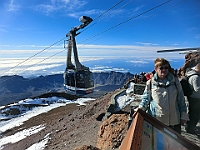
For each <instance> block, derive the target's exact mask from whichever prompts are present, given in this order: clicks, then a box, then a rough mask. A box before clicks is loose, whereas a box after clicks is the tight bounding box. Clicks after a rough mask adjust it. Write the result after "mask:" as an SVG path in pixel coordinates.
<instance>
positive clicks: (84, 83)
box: [63, 16, 94, 95]
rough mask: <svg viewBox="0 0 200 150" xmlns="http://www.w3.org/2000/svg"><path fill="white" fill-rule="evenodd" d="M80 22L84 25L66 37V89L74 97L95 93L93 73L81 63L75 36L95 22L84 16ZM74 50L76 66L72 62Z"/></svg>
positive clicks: (74, 29)
mask: <svg viewBox="0 0 200 150" xmlns="http://www.w3.org/2000/svg"><path fill="white" fill-rule="evenodd" d="M80 21H81V22H82V24H81V25H79V26H77V27H74V28H72V29H71V30H70V31H69V33H67V35H66V37H68V47H67V48H68V52H67V62H66V69H65V72H64V74H63V77H64V87H65V89H66V91H67V93H70V94H74V95H85V94H89V93H92V92H93V91H94V78H93V73H92V72H91V71H90V70H89V68H88V67H86V66H84V65H82V64H81V63H80V62H79V59H78V52H77V47H76V40H75V36H77V35H78V34H80V33H78V34H77V33H76V31H78V30H79V29H82V28H84V27H85V26H87V25H88V24H89V23H90V22H92V21H93V20H92V19H91V18H90V17H87V16H82V17H81V18H80ZM72 48H73V52H74V61H75V65H74V64H73V63H72V61H71V54H72Z"/></svg>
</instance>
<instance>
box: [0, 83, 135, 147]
mask: <svg viewBox="0 0 200 150" xmlns="http://www.w3.org/2000/svg"><path fill="white" fill-rule="evenodd" d="M133 89H134V84H130V86H129V88H128V89H127V90H126V92H124V93H121V94H120V95H119V96H118V98H117V99H116V103H117V105H118V108H117V109H122V108H124V107H125V106H126V105H128V104H130V102H132V101H134V97H131V94H133V93H134V91H133ZM93 100H95V99H93V98H78V99H77V100H76V101H74V100H67V99H64V98H60V97H49V98H36V99H25V100H21V101H19V102H18V103H14V104H10V105H8V106H7V107H1V108H0V110H1V113H0V119H1V120H2V119H4V120H5V119H6V118H7V119H9V120H7V121H0V149H3V146H4V145H5V144H8V143H11V142H12V143H15V142H18V141H20V140H22V139H24V138H26V137H27V136H30V135H32V134H35V133H37V132H39V131H40V130H42V129H44V128H45V125H40V126H34V127H31V128H29V129H25V130H23V131H20V132H17V133H15V134H14V135H11V136H7V137H2V138H1V136H2V135H1V133H3V132H5V131H7V130H9V129H12V128H14V127H16V126H20V125H22V124H23V122H25V121H27V120H28V119H30V118H32V117H34V116H37V115H39V114H41V113H45V112H48V111H50V110H52V109H54V108H57V107H60V106H64V105H67V104H71V103H76V104H77V105H86V104H85V102H88V101H93ZM31 106H33V107H31ZM13 108H14V109H16V108H17V109H18V110H19V112H21V113H20V114H18V115H17V116H16V115H15V116H14V115H8V116H7V115H5V113H3V112H5V111H9V110H11V109H13ZM10 118H11V119H10ZM48 140H49V137H48V135H46V136H45V137H44V140H43V141H41V142H39V143H35V144H33V145H32V146H31V147H29V148H28V149H27V150H42V149H44V147H45V144H46V143H47V142H48Z"/></svg>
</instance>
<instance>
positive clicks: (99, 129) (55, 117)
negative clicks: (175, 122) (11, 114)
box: [2, 89, 200, 150]
mask: <svg viewBox="0 0 200 150" xmlns="http://www.w3.org/2000/svg"><path fill="white" fill-rule="evenodd" d="M119 90H120V89H116V90H114V91H111V92H108V93H105V94H104V95H102V96H100V97H99V98H97V99H96V100H95V101H91V102H89V103H87V105H85V106H77V105H76V104H68V105H66V106H62V107H59V108H56V109H53V110H51V111H49V112H47V113H43V114H40V115H38V116H35V117H33V118H31V119H29V120H28V121H26V122H25V123H24V124H23V125H21V126H19V127H16V128H14V129H12V130H9V131H6V132H5V133H3V134H2V136H9V135H13V134H14V133H16V132H19V131H22V130H24V129H27V128H30V127H32V126H38V125H44V126H45V128H44V129H42V130H41V131H40V132H38V133H37V134H33V135H31V136H29V137H27V138H25V139H23V140H21V141H19V142H17V143H14V144H8V145H6V147H5V148H4V150H13V149H15V150H22V149H26V148H28V147H30V146H31V145H32V144H34V143H37V142H40V141H42V140H43V139H44V138H45V136H46V135H49V137H50V138H49V139H48V142H47V144H46V147H45V148H44V149H45V150H58V149H62V150H111V149H116V150H118V149H119V146H120V145H121V142H122V140H123V138H124V136H125V134H126V132H127V127H128V125H127V122H128V114H129V111H130V106H127V107H125V108H124V109H123V110H121V111H119V112H116V113H115V114H113V115H111V116H110V117H109V118H108V119H105V120H104V119H103V117H104V114H105V112H106V110H107V109H108V107H109V105H110V99H111V96H112V95H113V94H115V93H116V92H118V91H119ZM139 101H140V99H136V100H135V103H134V105H135V106H137V105H138V103H139ZM182 135H183V136H185V137H186V138H188V139H189V140H190V141H191V142H194V143H195V144H197V145H199V146H200V141H199V139H198V136H196V135H191V134H187V133H186V132H185V130H184V127H183V128H182Z"/></svg>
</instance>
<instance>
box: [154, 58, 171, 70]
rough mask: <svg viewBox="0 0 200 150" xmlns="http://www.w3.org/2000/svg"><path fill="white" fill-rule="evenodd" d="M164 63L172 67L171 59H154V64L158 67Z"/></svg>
mask: <svg viewBox="0 0 200 150" xmlns="http://www.w3.org/2000/svg"><path fill="white" fill-rule="evenodd" d="M163 65H168V66H169V67H170V68H171V66H170V64H169V61H168V60H166V59H164V58H156V59H155V60H154V66H155V67H156V68H157V67H158V66H163Z"/></svg>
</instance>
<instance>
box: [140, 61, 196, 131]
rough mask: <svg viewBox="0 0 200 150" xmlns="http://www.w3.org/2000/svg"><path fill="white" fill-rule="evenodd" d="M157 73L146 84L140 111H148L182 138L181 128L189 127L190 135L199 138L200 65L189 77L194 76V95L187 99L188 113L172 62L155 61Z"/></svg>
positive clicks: (192, 83)
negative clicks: (196, 135)
mask: <svg viewBox="0 0 200 150" xmlns="http://www.w3.org/2000/svg"><path fill="white" fill-rule="evenodd" d="M154 69H155V72H154V73H153V74H152V76H151V77H150V79H149V80H148V81H147V82H146V88H145V90H144V93H143V96H142V101H141V102H140V104H139V106H138V108H137V109H142V110H144V111H146V112H147V113H149V114H150V115H151V116H153V117H155V118H156V119H158V120H159V121H161V122H162V123H164V124H165V125H167V126H169V127H170V128H172V129H173V130H175V131H176V132H178V133H180V134H181V125H185V127H186V131H187V132H188V133H192V134H195V127H196V125H197V123H198V121H199V119H200V63H198V64H197V65H196V66H195V69H193V70H190V71H189V72H187V73H186V75H189V74H194V75H193V76H191V77H190V78H189V84H190V86H191V87H192V88H193V93H192V95H190V96H189V97H188V98H187V99H188V101H189V108H188V109H187V106H186V102H185V97H184V93H183V90H182V87H181V84H180V81H179V78H178V77H177V76H175V75H174V73H173V72H171V66H170V63H169V61H168V60H166V59H164V58H157V59H155V61H154ZM187 110H189V111H187Z"/></svg>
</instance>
